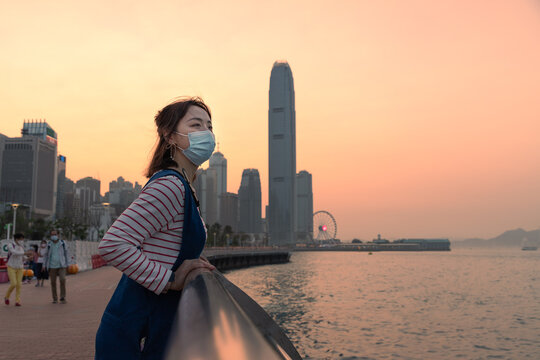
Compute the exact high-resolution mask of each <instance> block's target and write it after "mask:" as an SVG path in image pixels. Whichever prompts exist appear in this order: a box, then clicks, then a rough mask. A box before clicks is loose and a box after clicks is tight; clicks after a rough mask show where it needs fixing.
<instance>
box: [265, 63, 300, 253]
mask: <svg viewBox="0 0 540 360" xmlns="http://www.w3.org/2000/svg"><path fill="white" fill-rule="evenodd" d="M295 178H296V110H295V105H294V82H293V75H292V71H291V68H290V66H289V64H288V63H287V62H286V61H276V62H275V63H274V66H273V67H272V73H271V75H270V91H269V107H268V213H267V215H266V216H267V220H268V235H269V243H270V244H272V245H286V244H292V243H294V242H295V234H294V231H295V228H296V181H295V180H296V179H295Z"/></svg>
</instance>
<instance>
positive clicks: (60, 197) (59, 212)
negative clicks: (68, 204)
mask: <svg viewBox="0 0 540 360" xmlns="http://www.w3.org/2000/svg"><path fill="white" fill-rule="evenodd" d="M56 166H57V172H58V173H57V181H56V183H57V185H56V214H55V217H56V218H57V219H61V218H63V217H64V199H65V192H66V191H65V185H66V157H65V156H63V155H58V158H57V161H56Z"/></svg>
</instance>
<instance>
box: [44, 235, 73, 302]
mask: <svg viewBox="0 0 540 360" xmlns="http://www.w3.org/2000/svg"><path fill="white" fill-rule="evenodd" d="M50 239H51V241H49V242H48V244H47V253H46V256H45V258H44V261H43V267H44V268H45V269H46V270H47V271H48V272H49V276H50V278H51V291H52V299H53V301H52V302H53V304H56V303H58V295H57V289H56V278H57V277H58V278H60V303H62V304H65V303H66V269H67V266H68V259H69V257H68V252H67V249H66V242H65V241H64V240H60V238H59V237H58V231H56V230H54V229H53V230H51V233H50Z"/></svg>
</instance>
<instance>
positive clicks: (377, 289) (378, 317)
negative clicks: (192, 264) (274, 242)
mask: <svg viewBox="0 0 540 360" xmlns="http://www.w3.org/2000/svg"><path fill="white" fill-rule="evenodd" d="M227 278H229V279H230V280H231V281H232V282H234V283H235V284H236V285H238V286H239V287H240V288H242V289H243V290H244V291H245V292H246V293H248V294H249V295H250V296H251V297H253V299H255V300H256V301H257V302H258V303H259V304H260V305H261V306H262V307H263V308H265V310H266V311H267V312H268V313H269V314H270V315H271V316H272V317H273V318H274V319H275V320H276V321H277V322H278V324H279V325H280V326H281V327H282V328H283V329H285V331H286V332H287V334H288V336H289V337H290V339H291V340H292V341H293V343H294V344H295V346H296V347H297V349H298V351H299V352H300V354H301V355H302V356H303V357H304V358H306V359H540V252H528V251H521V250H520V249H515V250H514V249H497V250H491V249H489V250H473V249H457V250H455V249H454V250H452V251H451V252H399V253H397V252H380V253H374V254H373V255H368V253H365V252H298V253H293V254H292V256H291V262H290V263H288V264H281V265H268V266H259V267H253V268H248V269H242V270H234V271H231V272H229V273H228V274H227Z"/></svg>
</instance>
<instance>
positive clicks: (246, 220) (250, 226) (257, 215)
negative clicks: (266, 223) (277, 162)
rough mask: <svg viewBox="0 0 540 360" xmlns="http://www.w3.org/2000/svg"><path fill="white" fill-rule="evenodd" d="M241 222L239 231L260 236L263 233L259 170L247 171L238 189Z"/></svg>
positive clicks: (244, 172)
mask: <svg viewBox="0 0 540 360" xmlns="http://www.w3.org/2000/svg"><path fill="white" fill-rule="evenodd" d="M238 203H239V210H240V211H239V213H240V222H239V224H238V231H240V232H244V233H252V234H258V233H260V232H262V226H261V225H262V223H261V179H260V177H259V170H257V169H245V170H244V171H243V172H242V181H241V183H240V188H239V189H238Z"/></svg>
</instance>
